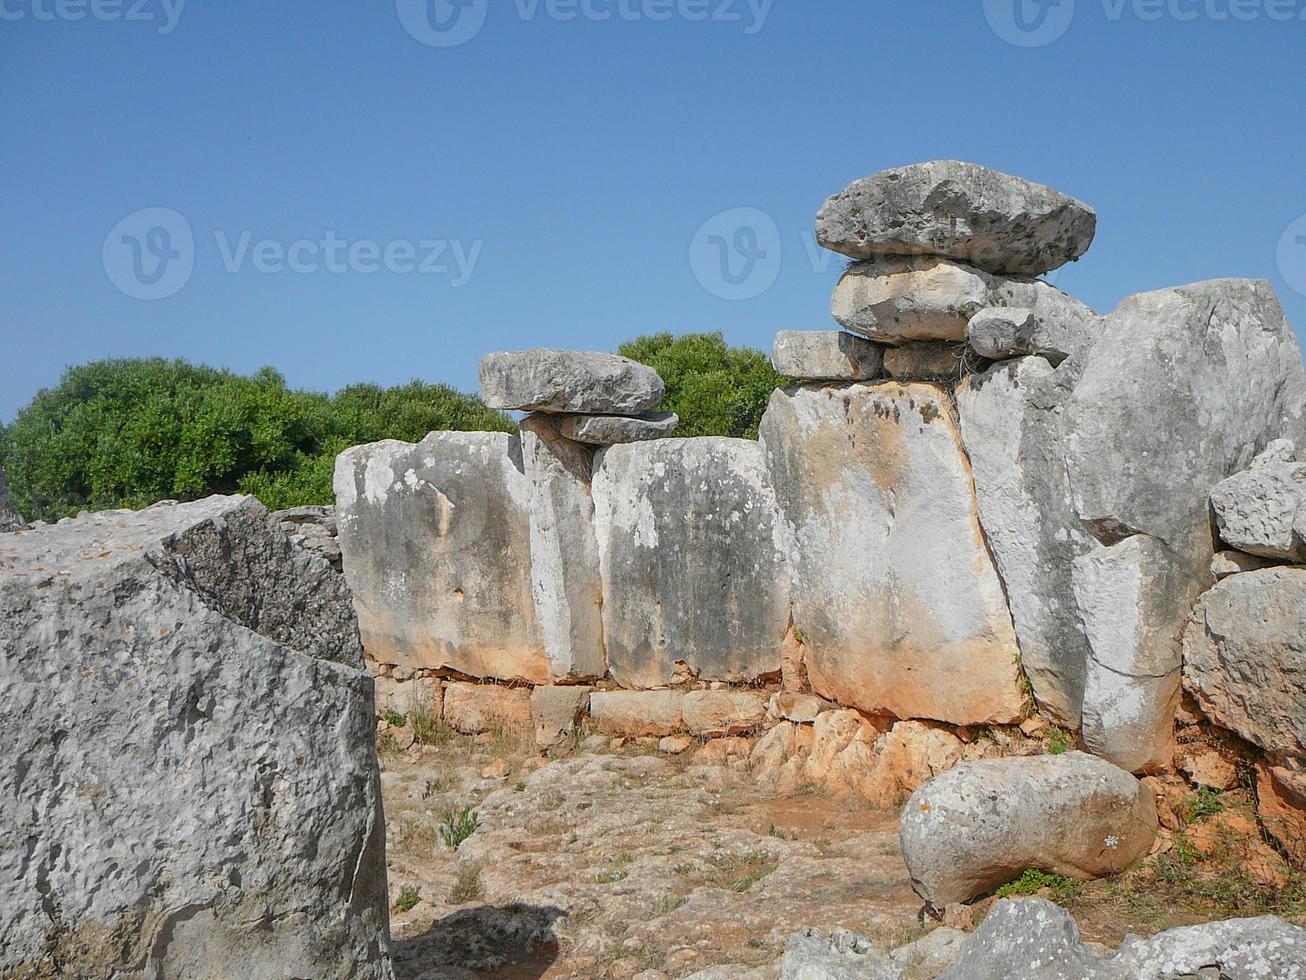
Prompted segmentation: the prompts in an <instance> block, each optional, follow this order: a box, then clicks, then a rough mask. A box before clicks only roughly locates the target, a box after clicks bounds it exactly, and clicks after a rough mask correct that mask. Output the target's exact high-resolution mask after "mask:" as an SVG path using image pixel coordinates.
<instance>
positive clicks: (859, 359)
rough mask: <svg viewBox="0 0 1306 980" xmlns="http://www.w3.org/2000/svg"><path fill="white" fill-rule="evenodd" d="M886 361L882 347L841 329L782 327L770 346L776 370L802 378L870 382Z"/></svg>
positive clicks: (788, 375) (772, 362) (784, 375)
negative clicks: (785, 328) (791, 328)
mask: <svg viewBox="0 0 1306 980" xmlns="http://www.w3.org/2000/svg"><path fill="white" fill-rule="evenodd" d="M883 364H884V352H883V351H882V350H881V349H880V348H879V347H876V346H875V345H874V344H872V343H870V342H869V341H867V340H866V339H865V338H864V337H855V336H853V335H852V334H850V333H844V332H843V331H841V330H781V331H780V332H779V333H778V334H776V335H775V346H774V347H772V349H771V366H772V367H774V368H775V370H776V373H777V374H780V375H782V376H783V377H786V378H797V379H800V380H803V381H868V380H870V379H872V378H876V377H879V374H880V369H881V367H882V366H883Z"/></svg>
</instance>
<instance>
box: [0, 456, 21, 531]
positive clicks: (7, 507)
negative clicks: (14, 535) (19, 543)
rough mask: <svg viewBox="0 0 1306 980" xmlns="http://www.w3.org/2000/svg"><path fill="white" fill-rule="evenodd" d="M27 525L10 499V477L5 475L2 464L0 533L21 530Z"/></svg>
mask: <svg viewBox="0 0 1306 980" xmlns="http://www.w3.org/2000/svg"><path fill="white" fill-rule="evenodd" d="M26 527H27V525H26V524H25V523H24V522H23V518H22V516H21V515H20V514H19V513H18V511H17V510H16V509H15V508H14V505H13V501H11V500H10V499H9V478H8V477H7V476H5V468H4V467H3V466H0V534H4V533H6V532H9V531H21V530H23V529H24V528H26Z"/></svg>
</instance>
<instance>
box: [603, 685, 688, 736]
mask: <svg viewBox="0 0 1306 980" xmlns="http://www.w3.org/2000/svg"><path fill="white" fill-rule="evenodd" d="M684 705H685V696H684V695H683V694H681V693H680V692H679V691H595V692H594V693H593V694H591V695H590V719H591V720H592V721H593V723H594V726H595V727H596V728H598V730H599V731H601V732H607V733H608V734H610V735H633V736H649V735H670V734H671V733H672V732H677V731H680V729H681V728H683V727H684Z"/></svg>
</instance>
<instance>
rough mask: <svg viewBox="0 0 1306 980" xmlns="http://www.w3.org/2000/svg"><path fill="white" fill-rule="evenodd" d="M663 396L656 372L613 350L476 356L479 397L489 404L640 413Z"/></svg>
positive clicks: (529, 409) (537, 409) (535, 409)
mask: <svg viewBox="0 0 1306 980" xmlns="http://www.w3.org/2000/svg"><path fill="white" fill-rule="evenodd" d="M664 394H665V387H664V386H663V384H662V379H661V378H659V377H658V374H657V372H656V371H654V370H653V369H652V368H651V367H647V366H645V365H643V364H638V363H636V362H635V361H632V360H630V359H629V358H625V357H618V356H617V355H616V354H600V353H596V352H593V351H560V350H545V349H536V350H527V351H515V352H512V353H498V354H487V355H486V356H485V357H483V358H482V359H481V397H482V398H483V399H484V400H485V404H486V405H488V406H490V408H498V409H505V410H510V409H514V410H515V409H520V410H522V411H527V412H582V413H586V414H594V415H642V414H643V413H645V412H651V411H653V409H655V408H657V407H658V405H659V404H660V403H661V402H662V397H663V395H664Z"/></svg>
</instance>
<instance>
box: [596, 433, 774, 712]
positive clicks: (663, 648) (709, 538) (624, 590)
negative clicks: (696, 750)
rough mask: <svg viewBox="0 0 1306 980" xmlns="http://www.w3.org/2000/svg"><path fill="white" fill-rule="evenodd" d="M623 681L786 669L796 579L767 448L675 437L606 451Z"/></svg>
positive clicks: (609, 564) (610, 566)
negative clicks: (781, 534)
mask: <svg viewBox="0 0 1306 980" xmlns="http://www.w3.org/2000/svg"><path fill="white" fill-rule="evenodd" d="M594 506H595V527H596V530H597V534H598V542H599V559H600V567H601V569H602V573H603V596H604V602H603V626H604V638H605V642H606V645H607V652H608V665H609V669H610V670H611V673H612V676H613V677H614V678H615V679H616V681H617V682H618V683H619V684H620V685H621V686H622V687H627V688H646V687H658V686H662V685H666V684H669V683H670V682H671V681H672V680H673V679H674V678H675V676H676V671H677V664H679V663H683V664H684V665H685V668H684V669H686V670H687V671H689V672H690V673H691V674H692V675H695V676H698V677H700V678H702V679H703V680H721V681H749V680H752V679H754V678H757V677H759V676H761V675H764V674H774V673H778V672H779V671H780V645H781V641H782V640H783V639H784V636H785V633H786V632H787V631H788V627H789V576H788V569H787V564H786V560H785V555H784V553H783V551H782V549H781V546H780V543H779V541H778V538H777V533H776V517H775V497H774V493H773V491H772V489H771V485H770V482H769V480H768V476H767V472H766V467H765V466H764V464H763V459H762V451H761V448H760V447H759V446H758V444H757V443H756V442H752V441H749V440H744V439H723V438H700V439H664V440H660V441H658V442H649V443H640V444H635V445H629V446H612V447H610V448H608V449H604V450H601V451H600V452H599V454H598V457H597V460H596V466H595V471H594Z"/></svg>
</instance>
